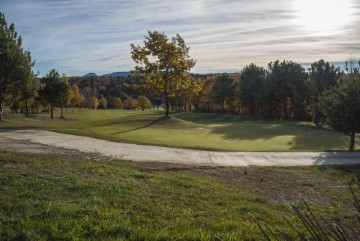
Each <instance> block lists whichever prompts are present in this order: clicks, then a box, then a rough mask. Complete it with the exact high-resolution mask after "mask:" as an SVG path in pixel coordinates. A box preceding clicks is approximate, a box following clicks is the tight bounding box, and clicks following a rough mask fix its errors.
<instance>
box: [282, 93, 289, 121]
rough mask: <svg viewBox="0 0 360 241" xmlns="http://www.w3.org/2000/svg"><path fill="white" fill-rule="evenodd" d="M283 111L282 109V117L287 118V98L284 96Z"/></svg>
mask: <svg viewBox="0 0 360 241" xmlns="http://www.w3.org/2000/svg"><path fill="white" fill-rule="evenodd" d="M283 111H284V119H285V120H287V119H288V118H289V117H288V109H287V99H286V97H285V98H284V99H283Z"/></svg>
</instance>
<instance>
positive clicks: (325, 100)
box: [320, 73, 360, 151]
mask: <svg viewBox="0 0 360 241" xmlns="http://www.w3.org/2000/svg"><path fill="white" fill-rule="evenodd" d="M359 96H360V74H359V73H356V74H348V75H346V76H343V78H342V79H341V81H340V83H339V84H338V86H336V87H333V88H331V89H329V90H326V91H325V92H324V93H323V94H322V95H321V96H320V108H321V111H322V112H323V113H324V114H325V115H326V117H327V121H328V124H329V125H330V126H331V127H332V128H334V129H335V130H338V131H342V132H343V133H344V134H345V135H349V136H350V146H349V150H350V151H353V150H354V146H355V134H356V133H359V132H360V98H359Z"/></svg>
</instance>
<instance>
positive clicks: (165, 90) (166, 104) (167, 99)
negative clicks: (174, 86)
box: [164, 78, 170, 117]
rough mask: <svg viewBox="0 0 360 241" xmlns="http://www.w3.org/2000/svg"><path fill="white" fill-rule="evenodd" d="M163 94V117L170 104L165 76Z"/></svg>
mask: <svg viewBox="0 0 360 241" xmlns="http://www.w3.org/2000/svg"><path fill="white" fill-rule="evenodd" d="M164 96H165V108H166V111H165V117H168V116H169V108H170V105H169V96H168V93H167V79H166V78H165V80H164Z"/></svg>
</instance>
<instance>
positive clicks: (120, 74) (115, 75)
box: [103, 71, 131, 77]
mask: <svg viewBox="0 0 360 241" xmlns="http://www.w3.org/2000/svg"><path fill="white" fill-rule="evenodd" d="M129 75H131V72H130V71H123V72H113V73H111V74H104V75H103V76H113V77H123V76H125V77H126V76H129Z"/></svg>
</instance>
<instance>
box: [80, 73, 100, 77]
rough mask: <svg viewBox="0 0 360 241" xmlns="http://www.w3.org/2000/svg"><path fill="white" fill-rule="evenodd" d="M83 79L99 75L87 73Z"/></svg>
mask: <svg viewBox="0 0 360 241" xmlns="http://www.w3.org/2000/svg"><path fill="white" fill-rule="evenodd" d="M83 77H97V75H96V74H95V73H87V74H86V75H84V76H83Z"/></svg>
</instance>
